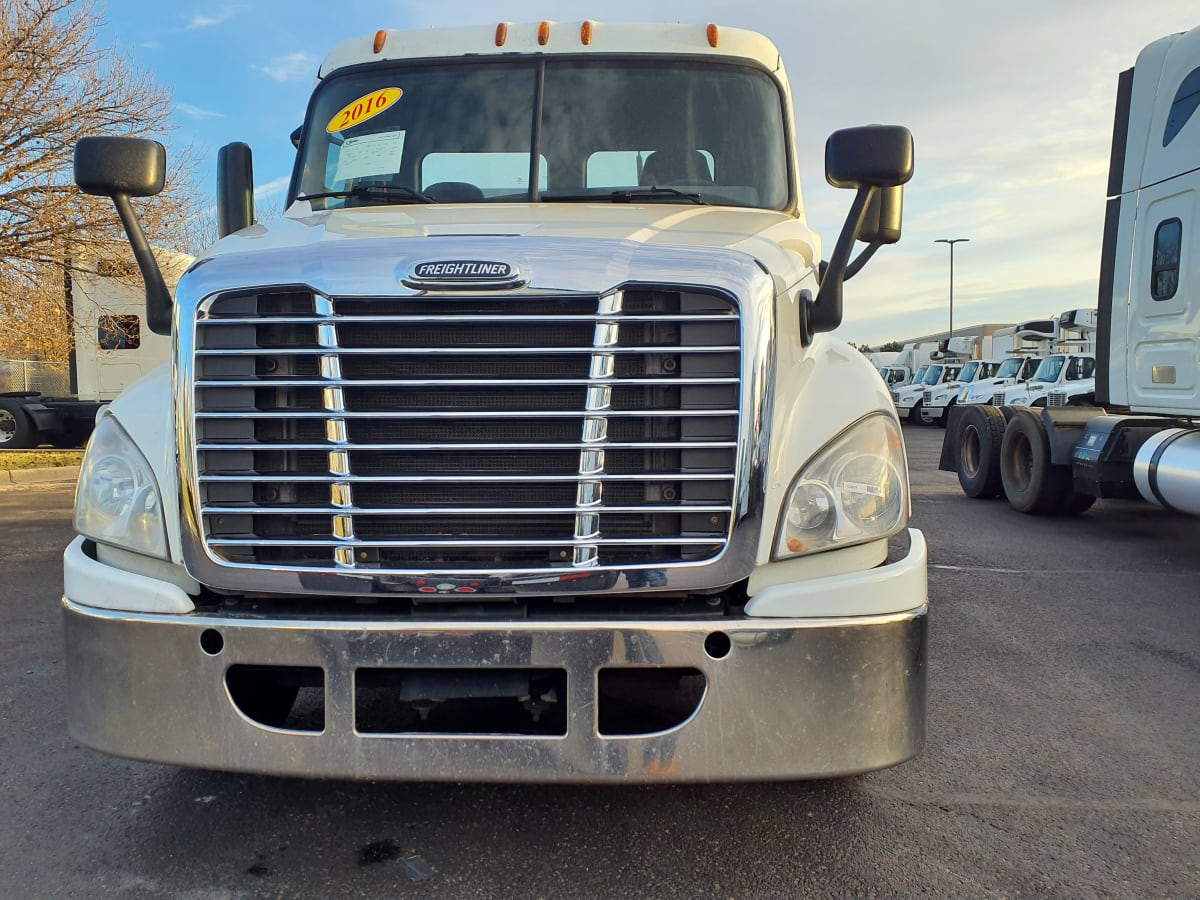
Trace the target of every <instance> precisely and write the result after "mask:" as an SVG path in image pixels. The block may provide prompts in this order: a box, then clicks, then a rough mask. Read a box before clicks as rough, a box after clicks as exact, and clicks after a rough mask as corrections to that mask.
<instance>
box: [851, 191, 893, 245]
mask: <svg viewBox="0 0 1200 900" xmlns="http://www.w3.org/2000/svg"><path fill="white" fill-rule="evenodd" d="M903 219H904V187H903V186H902V185H895V186H894V187H887V188H880V189H879V190H878V191H877V192H876V193H875V196H874V197H872V198H871V203H870V204H869V205H868V206H867V217H866V219H865V220H864V221H863V224H862V227H861V228H860V229H858V239H859V240H860V241H863V242H864V243H867V244H894V243H896V242H897V241H899V240H900V225H901V222H902V220H903Z"/></svg>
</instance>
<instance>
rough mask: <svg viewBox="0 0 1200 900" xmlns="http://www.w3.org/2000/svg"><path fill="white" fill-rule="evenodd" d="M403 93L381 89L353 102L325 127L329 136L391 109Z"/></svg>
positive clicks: (338, 112) (393, 89)
mask: <svg viewBox="0 0 1200 900" xmlns="http://www.w3.org/2000/svg"><path fill="white" fill-rule="evenodd" d="M403 93H404V91H402V90H401V89H400V88H398V87H390V88H380V89H379V90H377V91H372V92H371V93H369V94H366V95H364V96H362V97H359V98H358V99H357V100H351V101H350V102H349V103H347V104H346V105H345V106H344V107H342V108H341V109H340V110H338V111H337V112H336V113H335V114H334V116H333V118H332V119H330V120H329V124H328V125H326V126H325V130H326V131H327V132H328V133H329V134H333V133H334V132H336V131H345V130H346V129H347V128H353V127H354V126H355V125H361V124H362V123H363V122H365V121H367V119H370V118H373V117H374V116H377V115H379V114H380V113H381V112H383V111H384V110H385V109H388V108H389V107H391V106H392V104H393V103H395V102H396V101H397V100H399V99H400V96H401V95H402V94H403Z"/></svg>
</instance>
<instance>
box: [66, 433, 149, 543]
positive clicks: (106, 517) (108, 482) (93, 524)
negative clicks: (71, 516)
mask: <svg viewBox="0 0 1200 900" xmlns="http://www.w3.org/2000/svg"><path fill="white" fill-rule="evenodd" d="M75 530H76V531H78V532H79V533H80V534H82V535H83V536H84V537H89V538H91V539H92V540H94V541H99V542H100V543H102V544H112V545H114V546H117V547H124V548H125V549H126V550H133V551H135V552H137V553H145V554H148V555H150V556H157V557H159V558H161V559H167V558H168V553H167V528H166V521H165V520H164V519H163V514H162V502H161V501H160V499H159V491H158V483H157V482H156V481H155V480H154V473H153V471H152V470H151V469H150V464H149V463H148V462H146V457H144V456H142V454H141V452H140V451H139V450H138V448H137V447H136V446H135V445H134V443H133V441H132V440H130V438H129V435H127V434H126V433H125V430H124V429H123V428H122V427H121V426H120V425H118V424H117V420H116V419H114V418H113V417H112V416H104V417H103V418H101V419H100V421H99V422H98V423H97V425H96V430H95V431H94V432H93V433H92V439H91V441H89V442H88V448H87V452H86V453H84V456H83V465H82V466H80V469H79V484H78V486H77V487H76V488H75Z"/></svg>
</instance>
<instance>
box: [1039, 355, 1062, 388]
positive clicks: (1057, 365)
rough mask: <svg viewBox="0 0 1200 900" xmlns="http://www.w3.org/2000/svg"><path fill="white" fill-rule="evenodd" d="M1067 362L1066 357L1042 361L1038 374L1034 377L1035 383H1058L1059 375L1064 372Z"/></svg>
mask: <svg viewBox="0 0 1200 900" xmlns="http://www.w3.org/2000/svg"><path fill="white" fill-rule="evenodd" d="M1066 361H1067V358H1066V357H1065V356H1047V357H1046V358H1045V359H1043V360H1042V364H1041V365H1040V366H1038V370H1037V372H1035V373H1034V375H1033V380H1034V381H1048V382H1054V381H1058V373H1059V372H1061V371H1062V367H1063V363H1064V362H1066Z"/></svg>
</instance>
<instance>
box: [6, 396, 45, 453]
mask: <svg viewBox="0 0 1200 900" xmlns="http://www.w3.org/2000/svg"><path fill="white" fill-rule="evenodd" d="M37 445H38V431H37V429H36V428H34V427H33V420H32V419H30V418H29V416H28V415H27V414H26V412H25V410H23V409H21V404H19V403H18V402H17V401H15V400H0V449H2V450H28V449H30V448H31V447H36V446H37Z"/></svg>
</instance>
